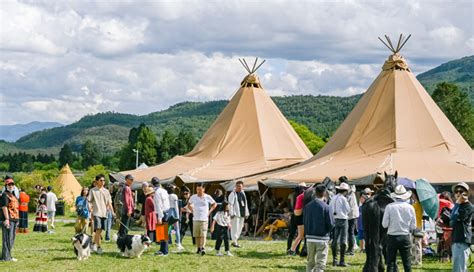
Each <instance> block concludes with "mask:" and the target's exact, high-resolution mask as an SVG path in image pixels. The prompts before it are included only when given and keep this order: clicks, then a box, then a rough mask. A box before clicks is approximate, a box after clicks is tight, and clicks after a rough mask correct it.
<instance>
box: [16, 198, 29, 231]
mask: <svg viewBox="0 0 474 272" xmlns="http://www.w3.org/2000/svg"><path fill="white" fill-rule="evenodd" d="M29 202H30V196H29V195H28V194H27V193H26V192H25V191H23V190H21V191H20V222H19V223H18V232H19V233H28V203H29Z"/></svg>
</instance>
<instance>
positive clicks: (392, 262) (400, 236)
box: [382, 185, 416, 272]
mask: <svg viewBox="0 0 474 272" xmlns="http://www.w3.org/2000/svg"><path fill="white" fill-rule="evenodd" d="M390 196H391V197H392V198H393V199H395V202H392V203H390V204H388V205H387V207H385V212H384V215H383V219H382V226H383V227H384V228H388V230H387V272H394V271H397V267H396V261H397V251H399V252H400V256H401V257H402V262H403V269H404V271H405V272H410V271H411V247H412V245H411V236H410V233H411V232H412V231H413V230H415V229H416V217H415V209H414V208H413V206H412V205H410V203H408V200H409V199H410V197H411V191H407V190H406V189H405V187H404V186H403V185H397V187H395V192H393V193H391V194H390Z"/></svg>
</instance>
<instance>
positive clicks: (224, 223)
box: [211, 200, 233, 256]
mask: <svg viewBox="0 0 474 272" xmlns="http://www.w3.org/2000/svg"><path fill="white" fill-rule="evenodd" d="M228 205H229V203H228V202H227V201H226V200H224V201H223V202H222V205H221V207H220V209H219V211H218V212H217V213H216V215H214V218H213V219H214V220H213V221H212V225H211V232H214V227H215V230H216V238H217V241H216V251H217V256H223V255H224V254H222V253H221V251H220V249H221V244H222V239H224V247H225V252H226V255H227V256H233V255H232V253H230V251H229V229H230V216H229V209H228Z"/></svg>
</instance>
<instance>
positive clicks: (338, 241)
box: [329, 182, 351, 267]
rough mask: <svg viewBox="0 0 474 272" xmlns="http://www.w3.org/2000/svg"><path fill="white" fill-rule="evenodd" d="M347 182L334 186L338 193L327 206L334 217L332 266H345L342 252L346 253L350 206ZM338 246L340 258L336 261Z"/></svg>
mask: <svg viewBox="0 0 474 272" xmlns="http://www.w3.org/2000/svg"><path fill="white" fill-rule="evenodd" d="M349 189H350V188H349V184H347V183H346V182H342V183H341V185H339V186H336V190H337V192H338V194H337V195H336V196H334V197H333V198H332V199H331V202H329V208H330V209H331V216H332V217H333V219H334V222H335V225H334V238H333V240H332V244H331V250H332V265H333V266H343V267H345V266H347V264H346V263H345V261H344V254H345V253H346V247H347V233H348V228H349V224H348V221H347V219H348V218H349V212H350V210H351V207H350V206H349V202H348V201H347V194H348V193H349ZM338 245H339V247H340V255H341V259H340V261H339V263H338V262H337V247H338Z"/></svg>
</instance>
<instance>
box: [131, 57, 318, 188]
mask: <svg viewBox="0 0 474 272" xmlns="http://www.w3.org/2000/svg"><path fill="white" fill-rule="evenodd" d="M241 62H242V64H243V65H244V67H245V68H246V70H247V72H248V75H247V76H246V77H245V78H244V79H243V81H242V83H241V86H240V89H239V90H238V91H237V92H236V93H235V95H234V96H233V97H232V99H231V100H230V101H229V103H228V105H227V106H226V107H225V108H224V110H223V111H222V112H221V114H220V115H219V116H218V117H217V119H216V121H215V122H214V123H213V124H212V126H211V127H210V128H209V129H208V130H207V132H206V133H205V134H204V136H203V137H202V139H201V140H200V141H199V143H198V144H197V145H196V146H195V147H194V149H193V150H192V151H191V152H189V153H188V154H185V155H183V156H176V157H174V158H172V159H171V160H169V161H167V162H165V163H163V164H160V165H157V166H153V167H149V168H147V169H141V170H140V169H137V170H131V171H125V172H122V174H132V175H133V176H134V177H135V180H138V181H149V180H150V179H151V178H152V177H159V178H161V179H170V178H174V177H176V176H180V177H181V178H182V179H186V180H194V181H196V180H199V181H224V180H231V179H236V178H240V177H245V176H249V175H255V174H258V173H262V172H266V171H270V170H274V169H278V168H282V167H287V166H291V165H294V164H296V163H299V162H302V161H304V160H306V159H308V158H310V157H311V152H310V151H309V150H308V148H307V147H306V146H305V144H304V143H303V141H302V140H301V139H300V138H299V137H298V135H297V134H296V132H295V131H294V130H293V128H292V127H291V125H290V124H289V123H288V121H287V120H286V118H285V117H284V116H283V114H282V113H281V112H280V110H279V109H278V107H277V106H276V105H275V103H274V102H273V101H272V99H271V98H270V97H269V96H268V95H267V93H266V92H265V90H264V89H263V88H262V86H261V84H260V80H259V78H258V76H257V75H256V74H255V71H256V70H257V69H258V67H260V66H261V64H263V62H262V63H261V64H260V65H258V66H257V65H256V64H257V60H255V63H254V65H253V67H252V69H250V66H248V65H247V62H245V60H243V61H241Z"/></svg>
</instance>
